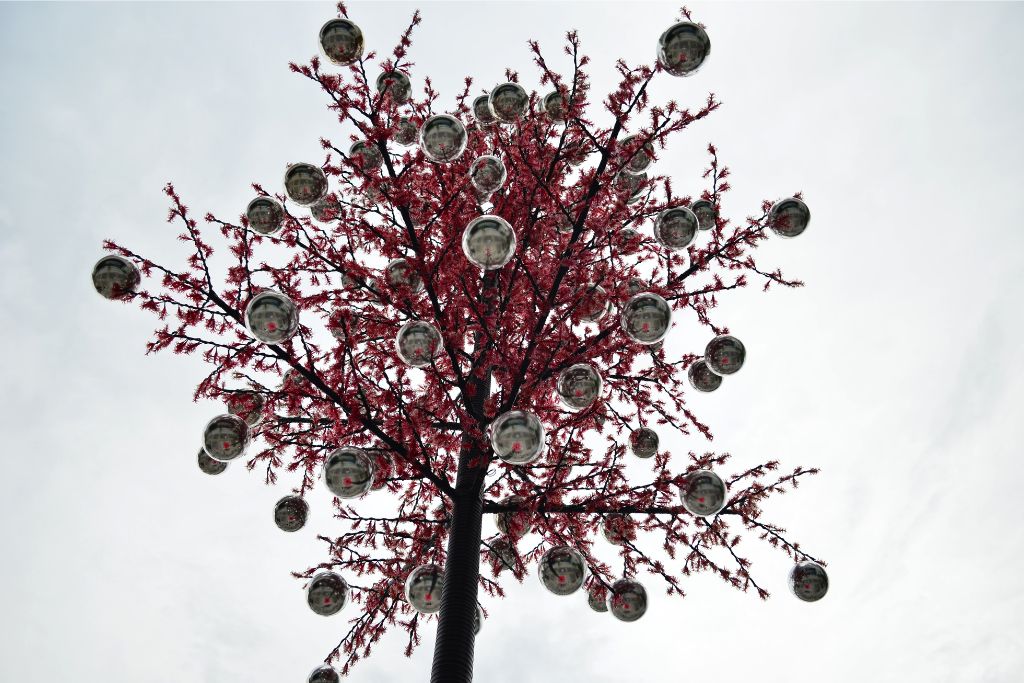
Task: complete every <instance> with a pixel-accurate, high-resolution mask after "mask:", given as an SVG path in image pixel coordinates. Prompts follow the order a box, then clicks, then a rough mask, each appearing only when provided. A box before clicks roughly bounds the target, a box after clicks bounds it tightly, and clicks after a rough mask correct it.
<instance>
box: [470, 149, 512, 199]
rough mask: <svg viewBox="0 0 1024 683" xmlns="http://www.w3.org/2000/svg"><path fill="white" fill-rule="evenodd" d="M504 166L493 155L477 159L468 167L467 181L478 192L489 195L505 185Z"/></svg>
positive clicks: (505, 173) (505, 174)
mask: <svg viewBox="0 0 1024 683" xmlns="http://www.w3.org/2000/svg"><path fill="white" fill-rule="evenodd" d="M507 175H508V174H507V172H506V171H505V164H504V163H503V162H502V161H501V159H499V158H498V157H496V156H494V155H493V154H485V155H484V156H481V157H477V158H476V159H475V160H474V161H473V164H472V165H471V166H470V167H469V180H470V182H472V183H473V187H475V188H476V189H477V190H478V191H480V192H483V193H487V194H491V193H492V192H495V191H496V190H498V189H499V188H500V187H501V186H502V185H504V184H505V178H506V177H507Z"/></svg>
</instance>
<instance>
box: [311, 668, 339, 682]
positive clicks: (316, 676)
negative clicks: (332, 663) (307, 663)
mask: <svg viewBox="0 0 1024 683" xmlns="http://www.w3.org/2000/svg"><path fill="white" fill-rule="evenodd" d="M306 683H341V676H340V675H338V672H337V671H335V670H334V669H332V668H331V667H329V666H327V665H326V664H324V665H323V666H318V667H317V668H315V669H313V670H312V671H311V672H310V674H309V678H307V679H306Z"/></svg>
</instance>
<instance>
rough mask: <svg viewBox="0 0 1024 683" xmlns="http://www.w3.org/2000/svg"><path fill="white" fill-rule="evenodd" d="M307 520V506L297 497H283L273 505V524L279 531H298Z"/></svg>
mask: <svg viewBox="0 0 1024 683" xmlns="http://www.w3.org/2000/svg"><path fill="white" fill-rule="evenodd" d="M308 518H309V505H308V504H307V503H306V501H304V500H303V499H302V498H299V497H298V496H285V497H284V498H282V499H281V500H279V501H277V504H276V505H274V524H276V525H277V528H278V529H280V530H281V531H298V530H299V529H301V528H302V527H304V526H305V525H306V520H307V519H308Z"/></svg>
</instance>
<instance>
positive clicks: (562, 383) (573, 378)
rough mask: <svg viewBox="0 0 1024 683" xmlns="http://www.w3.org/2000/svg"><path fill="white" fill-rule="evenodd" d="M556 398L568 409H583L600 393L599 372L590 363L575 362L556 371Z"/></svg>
mask: <svg viewBox="0 0 1024 683" xmlns="http://www.w3.org/2000/svg"><path fill="white" fill-rule="evenodd" d="M555 387H556V391H557V393H558V398H559V400H560V401H561V402H562V405H564V406H565V407H566V408H568V409H569V410H583V409H584V408H586V407H588V406H590V404H592V403H593V402H594V401H596V400H597V399H598V397H600V395H601V373H600V372H598V371H597V368H595V367H594V366H593V365H591V364H590V363H577V364H576V365H571V366H569V367H567V368H565V369H564V370H562V371H561V372H560V373H558V382H557V384H556V385H555Z"/></svg>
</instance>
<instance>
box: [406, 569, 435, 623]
mask: <svg viewBox="0 0 1024 683" xmlns="http://www.w3.org/2000/svg"><path fill="white" fill-rule="evenodd" d="M443 595H444V570H443V569H441V568H440V567H438V566H437V565H436V564H424V565H420V566H419V567H416V568H415V569H413V570H412V571H411V572H410V573H409V577H408V578H407V579H406V580H405V600H406V602H408V603H409V605H410V606H411V607H412V608H413V609H414V610H416V611H417V612H419V613H420V614H434V613H435V612H438V611H439V610H440V609H441V597H442V596H443Z"/></svg>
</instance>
